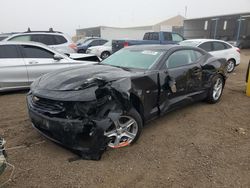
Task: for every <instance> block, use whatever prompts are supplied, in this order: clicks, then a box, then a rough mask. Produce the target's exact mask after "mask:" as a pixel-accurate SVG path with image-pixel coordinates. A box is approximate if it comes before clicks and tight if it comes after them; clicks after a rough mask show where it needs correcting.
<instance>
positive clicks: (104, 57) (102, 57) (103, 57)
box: [101, 51, 110, 60]
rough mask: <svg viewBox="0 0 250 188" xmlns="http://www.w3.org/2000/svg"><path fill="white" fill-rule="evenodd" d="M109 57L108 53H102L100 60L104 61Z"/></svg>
mask: <svg viewBox="0 0 250 188" xmlns="http://www.w3.org/2000/svg"><path fill="white" fill-rule="evenodd" d="M109 56H110V53H109V52H107V51H104V52H102V54H101V59H102V60H104V59H106V58H108V57H109Z"/></svg>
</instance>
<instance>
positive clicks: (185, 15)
mask: <svg viewBox="0 0 250 188" xmlns="http://www.w3.org/2000/svg"><path fill="white" fill-rule="evenodd" d="M187 9H188V7H187V6H185V18H187Z"/></svg>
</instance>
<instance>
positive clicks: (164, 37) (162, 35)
mask: <svg viewBox="0 0 250 188" xmlns="http://www.w3.org/2000/svg"><path fill="white" fill-rule="evenodd" d="M183 40H184V38H183V37H182V36H181V35H179V34H178V33H173V32H165V31H164V32H163V31H161V32H147V33H145V34H144V37H143V40H113V41H112V52H113V53H115V52H117V51H118V50H120V49H122V48H124V47H127V46H133V45H145V44H178V43H179V42H181V41H183Z"/></svg>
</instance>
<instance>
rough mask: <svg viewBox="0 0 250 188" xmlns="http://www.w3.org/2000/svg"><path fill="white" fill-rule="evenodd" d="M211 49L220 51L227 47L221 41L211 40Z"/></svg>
mask: <svg viewBox="0 0 250 188" xmlns="http://www.w3.org/2000/svg"><path fill="white" fill-rule="evenodd" d="M213 47H214V48H213V51H220V50H225V49H227V48H226V47H225V45H224V43H222V42H213Z"/></svg>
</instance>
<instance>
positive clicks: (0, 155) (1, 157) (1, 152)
mask: <svg viewBox="0 0 250 188" xmlns="http://www.w3.org/2000/svg"><path fill="white" fill-rule="evenodd" d="M4 144H5V141H4V139H3V138H1V137H0V175H1V174H2V173H3V172H4V170H5V168H6V152H5V149H4Z"/></svg>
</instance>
